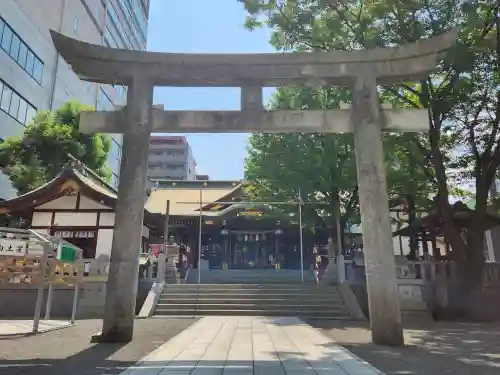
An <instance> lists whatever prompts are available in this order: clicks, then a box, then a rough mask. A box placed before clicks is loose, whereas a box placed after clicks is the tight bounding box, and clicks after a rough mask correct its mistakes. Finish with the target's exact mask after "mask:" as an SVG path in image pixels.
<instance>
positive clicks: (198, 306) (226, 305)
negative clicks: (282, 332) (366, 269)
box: [155, 270, 351, 319]
mask: <svg viewBox="0 0 500 375" xmlns="http://www.w3.org/2000/svg"><path fill="white" fill-rule="evenodd" d="M306 274H307V277H306ZM201 276H202V282H203V284H199V285H198V284H194V282H196V281H197V277H198V274H197V272H196V271H195V272H193V273H192V274H191V275H190V277H189V279H188V283H187V284H166V285H165V287H164V289H163V291H162V293H161V295H160V297H159V299H158V302H157V305H156V307H155V315H156V316H205V315H247V316H298V317H301V318H328V319H350V318H351V317H350V314H349V310H348V309H347V307H346V306H345V303H344V301H343V299H342V296H341V294H340V292H339V290H338V288H337V286H336V285H316V283H315V279H314V275H313V274H312V273H310V272H307V273H305V274H304V276H305V278H304V284H302V283H301V279H300V271H289V270H281V271H274V270H263V271H260V270H259V271H257V270H241V271H239V270H211V271H208V270H206V271H203V270H202V275H201Z"/></svg>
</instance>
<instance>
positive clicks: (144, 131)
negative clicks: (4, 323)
mask: <svg viewBox="0 0 500 375" xmlns="http://www.w3.org/2000/svg"><path fill="white" fill-rule="evenodd" d="M152 105H153V85H152V84H150V83H149V82H147V81H146V80H143V79H141V80H135V81H133V82H131V84H130V85H129V89H128V95H127V107H126V109H125V111H126V116H124V118H125V119H126V121H125V122H124V123H123V124H122V126H123V130H124V131H123V149H122V163H121V170H120V186H119V189H118V200H117V203H116V209H115V213H116V215H115V230H114V234H113V243H112V247H111V261H110V267H109V276H108V283H107V286H106V303H105V308H104V320H103V328H102V334H101V335H100V337H96V338H95V341H100V342H127V341H130V340H132V337H133V332H134V317H135V304H136V294H137V283H138V273H139V253H140V251H141V241H142V224H143V218H144V200H145V198H146V171H147V162H148V150H149V138H150V134H151V130H152V127H151V118H150V116H151V108H152Z"/></svg>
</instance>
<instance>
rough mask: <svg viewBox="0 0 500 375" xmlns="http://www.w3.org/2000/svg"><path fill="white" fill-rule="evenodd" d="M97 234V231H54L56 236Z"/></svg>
mask: <svg viewBox="0 0 500 375" xmlns="http://www.w3.org/2000/svg"><path fill="white" fill-rule="evenodd" d="M95 234H96V233H95V231H71V230H58V231H56V232H54V236H55V237H59V238H95Z"/></svg>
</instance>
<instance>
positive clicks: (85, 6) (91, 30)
mask: <svg viewBox="0 0 500 375" xmlns="http://www.w3.org/2000/svg"><path fill="white" fill-rule="evenodd" d="M148 11H149V3H148V4H144V2H143V1H141V0H50V6H41V1H40V0H2V1H0V16H1V19H2V20H3V21H4V22H0V29H1V31H0V99H2V96H4V97H3V102H4V104H3V105H2V103H1V100H0V124H1V126H0V140H1V139H5V138H6V137H8V136H13V135H20V134H22V132H23V131H24V127H25V125H26V124H27V123H29V121H30V120H31V118H32V117H33V115H34V113H35V112H36V110H44V109H55V108H58V107H60V106H61V105H62V104H63V103H65V102H66V101H68V100H69V99H76V100H78V101H79V102H82V103H85V104H89V105H92V106H95V107H97V108H99V109H103V110H112V109H114V106H115V105H124V104H125V103H126V88H125V87H122V86H116V87H114V86H110V85H97V84H94V83H89V82H83V81H80V80H79V79H78V77H77V76H76V75H75V74H74V73H73V71H72V70H71V68H70V67H69V66H68V65H67V64H66V62H65V61H64V60H63V59H62V58H59V57H58V54H57V52H56V50H55V49H54V47H53V44H52V40H51V37H50V30H56V31H59V32H62V33H63V34H65V35H68V36H71V37H73V38H77V39H80V40H83V41H85V42H89V43H94V44H99V45H107V46H109V47H121V48H132V49H136V50H145V49H146V38H147V18H148ZM3 23H6V24H7V25H8V27H7V28H5V27H4V26H3ZM3 30H8V32H7V34H6V35H5V36H4V33H3ZM11 30H12V31H13V32H14V34H13V35H15V36H14V37H12V36H10V31H11ZM2 39H4V40H2ZM12 39H14V40H15V43H14V48H13V50H12V51H11V47H10V45H11V44H12V42H11V40H12ZM115 40H116V41H118V42H117V43H116V44H115V42H114V41H115ZM2 41H3V44H2ZM17 44H19V45H20V46H22V47H19V48H18V47H17ZM2 46H3V48H1V47H2ZM19 51H22V52H21V55H20V54H19ZM25 55H26V56H27V58H25V57H24V56H25ZM20 56H21V57H20ZM5 87H6V88H7V91H6V92H7V94H3V89H4V88H5ZM11 91H12V92H14V94H13V96H14V97H15V103H16V104H15V106H12V107H11V106H10V105H9V104H10V96H9V97H7V96H8V95H11V94H10V92H11ZM7 99H9V101H8V102H7ZM5 103H7V104H5ZM18 103H21V104H18ZM112 138H113V144H112V147H111V151H110V154H109V157H108V164H109V165H110V167H111V169H112V170H113V181H112V182H113V183H114V184H115V186H117V183H118V178H119V171H120V161H121V156H122V155H121V144H122V137H121V135H113V137H112ZM14 195H15V191H14V190H13V189H12V187H11V185H10V182H9V180H8V179H7V178H6V177H5V176H3V175H0V198H3V199H9V198H12V197H13V196H14Z"/></svg>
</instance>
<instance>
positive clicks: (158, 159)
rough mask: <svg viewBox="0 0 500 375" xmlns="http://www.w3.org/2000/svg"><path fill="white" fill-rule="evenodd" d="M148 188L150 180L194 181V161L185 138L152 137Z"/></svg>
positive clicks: (151, 183)
mask: <svg viewBox="0 0 500 375" xmlns="http://www.w3.org/2000/svg"><path fill="white" fill-rule="evenodd" d="M147 176H148V180H149V181H150V183H149V186H154V185H155V183H154V182H151V181H152V180H153V181H154V180H196V161H195V159H194V156H193V151H192V150H191V147H190V146H189V143H188V141H187V139H186V137H183V136H152V137H151V140H150V141H149V157H148V174H147Z"/></svg>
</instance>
